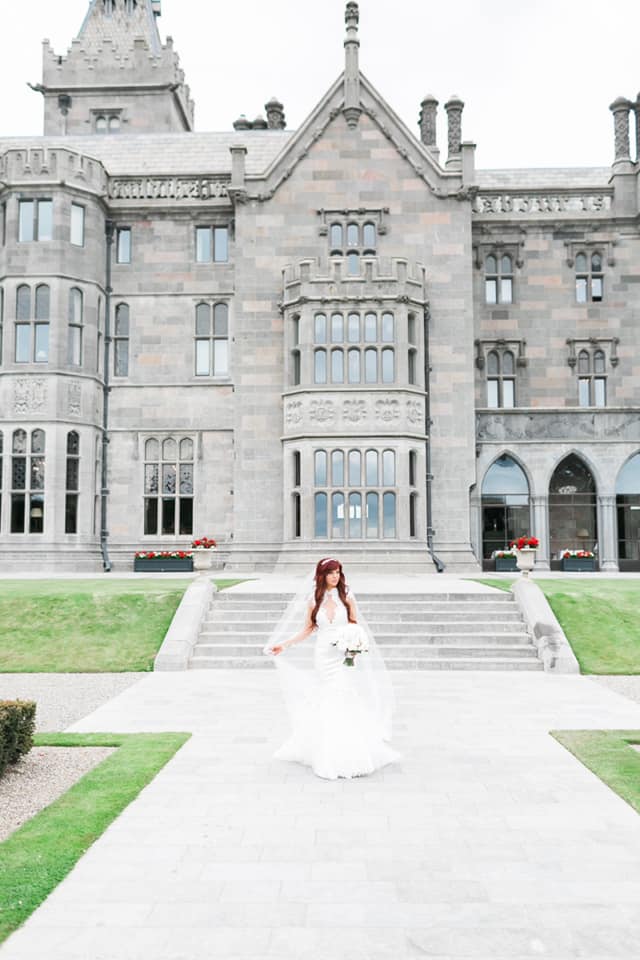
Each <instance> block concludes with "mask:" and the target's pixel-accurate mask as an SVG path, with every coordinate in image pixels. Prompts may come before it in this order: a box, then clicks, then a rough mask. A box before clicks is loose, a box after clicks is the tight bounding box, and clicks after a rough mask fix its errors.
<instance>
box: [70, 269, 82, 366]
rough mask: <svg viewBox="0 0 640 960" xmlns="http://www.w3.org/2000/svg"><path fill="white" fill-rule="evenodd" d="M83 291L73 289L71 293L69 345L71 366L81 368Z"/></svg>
mask: <svg viewBox="0 0 640 960" xmlns="http://www.w3.org/2000/svg"><path fill="white" fill-rule="evenodd" d="M82 301H83V298H82V291H81V290H78V288H77V287H72V288H71V290H70V291H69V339H68V345H67V361H68V363H69V364H70V366H73V367H79V366H81V364H82V315H83V304H82Z"/></svg>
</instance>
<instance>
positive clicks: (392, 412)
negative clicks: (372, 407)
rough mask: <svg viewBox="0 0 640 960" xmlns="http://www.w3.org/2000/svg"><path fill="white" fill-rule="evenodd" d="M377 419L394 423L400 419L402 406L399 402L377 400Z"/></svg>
mask: <svg viewBox="0 0 640 960" xmlns="http://www.w3.org/2000/svg"><path fill="white" fill-rule="evenodd" d="M376 419H377V420H380V421H381V422H382V423H393V422H394V421H396V420H399V419H400V404H399V402H398V401H397V400H376Z"/></svg>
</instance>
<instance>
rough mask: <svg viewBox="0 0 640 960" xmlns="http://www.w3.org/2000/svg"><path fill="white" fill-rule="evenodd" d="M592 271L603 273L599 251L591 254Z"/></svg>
mask: <svg viewBox="0 0 640 960" xmlns="http://www.w3.org/2000/svg"><path fill="white" fill-rule="evenodd" d="M591 272H592V273H602V257H601V256H600V254H599V253H594V254H592V256H591Z"/></svg>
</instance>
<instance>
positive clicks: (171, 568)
mask: <svg viewBox="0 0 640 960" xmlns="http://www.w3.org/2000/svg"><path fill="white" fill-rule="evenodd" d="M133 570H134V573H192V572H193V555H192V554H191V553H189V552H187V551H186V550H172V551H170V550H162V551H156V550H139V551H138V552H137V553H136V555H135V557H134V560H133Z"/></svg>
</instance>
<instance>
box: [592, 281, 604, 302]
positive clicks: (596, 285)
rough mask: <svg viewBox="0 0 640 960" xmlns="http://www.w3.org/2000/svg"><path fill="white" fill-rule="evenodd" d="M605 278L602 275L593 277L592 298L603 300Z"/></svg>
mask: <svg viewBox="0 0 640 960" xmlns="http://www.w3.org/2000/svg"><path fill="white" fill-rule="evenodd" d="M602 292H603V280H602V277H592V278H591V299H592V300H593V301H596V302H597V301H599V300H602Z"/></svg>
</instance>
